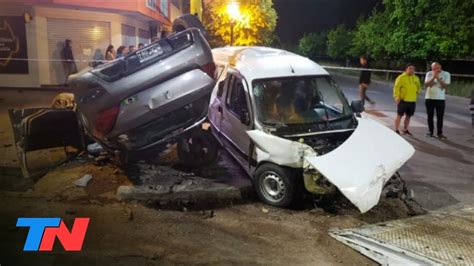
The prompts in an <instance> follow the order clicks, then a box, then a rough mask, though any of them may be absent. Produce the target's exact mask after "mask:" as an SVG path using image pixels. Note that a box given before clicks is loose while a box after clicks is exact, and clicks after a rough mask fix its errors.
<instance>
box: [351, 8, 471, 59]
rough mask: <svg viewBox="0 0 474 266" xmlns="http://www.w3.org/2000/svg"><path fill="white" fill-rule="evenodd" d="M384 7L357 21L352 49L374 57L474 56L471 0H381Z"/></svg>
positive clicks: (354, 52) (425, 57)
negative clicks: (380, 10)
mask: <svg viewBox="0 0 474 266" xmlns="http://www.w3.org/2000/svg"><path fill="white" fill-rule="evenodd" d="M383 4H384V10H383V11H382V12H377V11H374V13H373V14H372V16H371V17H369V18H368V19H366V20H361V21H359V23H358V25H357V30H356V33H355V37H354V43H353V49H352V53H353V54H356V53H359V54H360V53H368V54H371V56H373V57H375V58H384V57H390V58H410V59H428V60H430V59H434V58H453V57H466V56H474V15H473V14H474V1H472V0H467V1H466V0H416V1H414V0H384V1H383Z"/></svg>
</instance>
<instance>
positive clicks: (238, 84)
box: [227, 77, 248, 119]
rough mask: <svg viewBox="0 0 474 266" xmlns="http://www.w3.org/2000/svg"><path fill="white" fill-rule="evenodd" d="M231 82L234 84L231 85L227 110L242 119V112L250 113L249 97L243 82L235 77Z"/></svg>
mask: <svg viewBox="0 0 474 266" xmlns="http://www.w3.org/2000/svg"><path fill="white" fill-rule="evenodd" d="M231 81H233V82H232V83H230V84H229V85H231V86H232V87H230V88H231V91H230V93H229V94H228V95H229V96H228V97H227V109H228V110H229V111H231V112H232V113H233V114H235V115H236V116H237V117H238V118H239V119H240V116H241V114H242V111H248V108H247V97H246V95H245V90H244V85H243V84H242V81H240V80H238V79H237V78H235V77H231Z"/></svg>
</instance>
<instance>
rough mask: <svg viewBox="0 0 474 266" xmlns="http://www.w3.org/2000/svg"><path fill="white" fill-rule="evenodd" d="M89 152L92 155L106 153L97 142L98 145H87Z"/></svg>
mask: <svg viewBox="0 0 474 266" xmlns="http://www.w3.org/2000/svg"><path fill="white" fill-rule="evenodd" d="M87 151H88V152H89V153H90V154H99V153H101V152H103V151H104V148H102V146H101V145H100V144H99V143H97V142H96V143H93V144H89V145H87Z"/></svg>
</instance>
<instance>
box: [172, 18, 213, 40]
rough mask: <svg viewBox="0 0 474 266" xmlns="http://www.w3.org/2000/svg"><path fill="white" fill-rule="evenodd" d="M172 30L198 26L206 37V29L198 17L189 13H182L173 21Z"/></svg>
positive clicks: (179, 30) (177, 30) (176, 30)
mask: <svg viewBox="0 0 474 266" xmlns="http://www.w3.org/2000/svg"><path fill="white" fill-rule="evenodd" d="M172 27H173V32H181V31H183V30H187V29H189V28H198V29H199V30H200V31H201V33H202V35H204V37H207V31H206V28H205V27H204V25H203V24H202V22H201V21H200V20H199V18H198V17H196V16H195V15H191V14H184V15H181V16H179V17H177V18H176V19H175V20H174V21H173V26H172Z"/></svg>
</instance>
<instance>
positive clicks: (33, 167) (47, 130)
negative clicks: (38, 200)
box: [9, 108, 85, 177]
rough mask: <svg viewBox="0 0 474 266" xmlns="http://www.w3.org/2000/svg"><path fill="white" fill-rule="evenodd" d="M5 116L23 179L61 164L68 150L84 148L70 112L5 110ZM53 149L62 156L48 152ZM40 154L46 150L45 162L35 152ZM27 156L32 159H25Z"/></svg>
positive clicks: (76, 121) (80, 133)
mask: <svg viewBox="0 0 474 266" xmlns="http://www.w3.org/2000/svg"><path fill="white" fill-rule="evenodd" d="M9 114H10V121H11V123H12V129H13V135H14V138H15V144H16V145H15V146H16V149H17V154H18V159H19V162H20V167H21V170H22V173H23V176H24V177H33V176H35V175H40V174H42V173H44V172H45V171H47V170H48V169H49V168H50V167H53V166H55V165H57V164H60V163H62V162H64V160H67V159H68V158H69V156H68V155H69V154H70V153H69V151H70V150H75V151H80V150H83V149H84V146H85V140H84V134H83V131H82V127H81V126H80V123H79V121H78V119H77V114H76V112H75V111H74V110H72V109H55V108H32V109H17V110H9ZM54 148H56V151H57V152H61V151H62V152H63V153H65V155H61V154H58V156H56V153H57V152H53V151H52V150H51V149H54ZM58 148H60V149H58ZM63 148H64V149H63ZM69 148H72V149H69ZM41 151H47V153H46V155H47V157H48V159H47V160H46V161H41V160H40V159H41V157H42V156H41V153H35V152H41ZM29 154H32V156H28V155H29ZM53 157H54V158H53ZM29 159H31V160H29ZM56 159H57V160H56Z"/></svg>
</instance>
